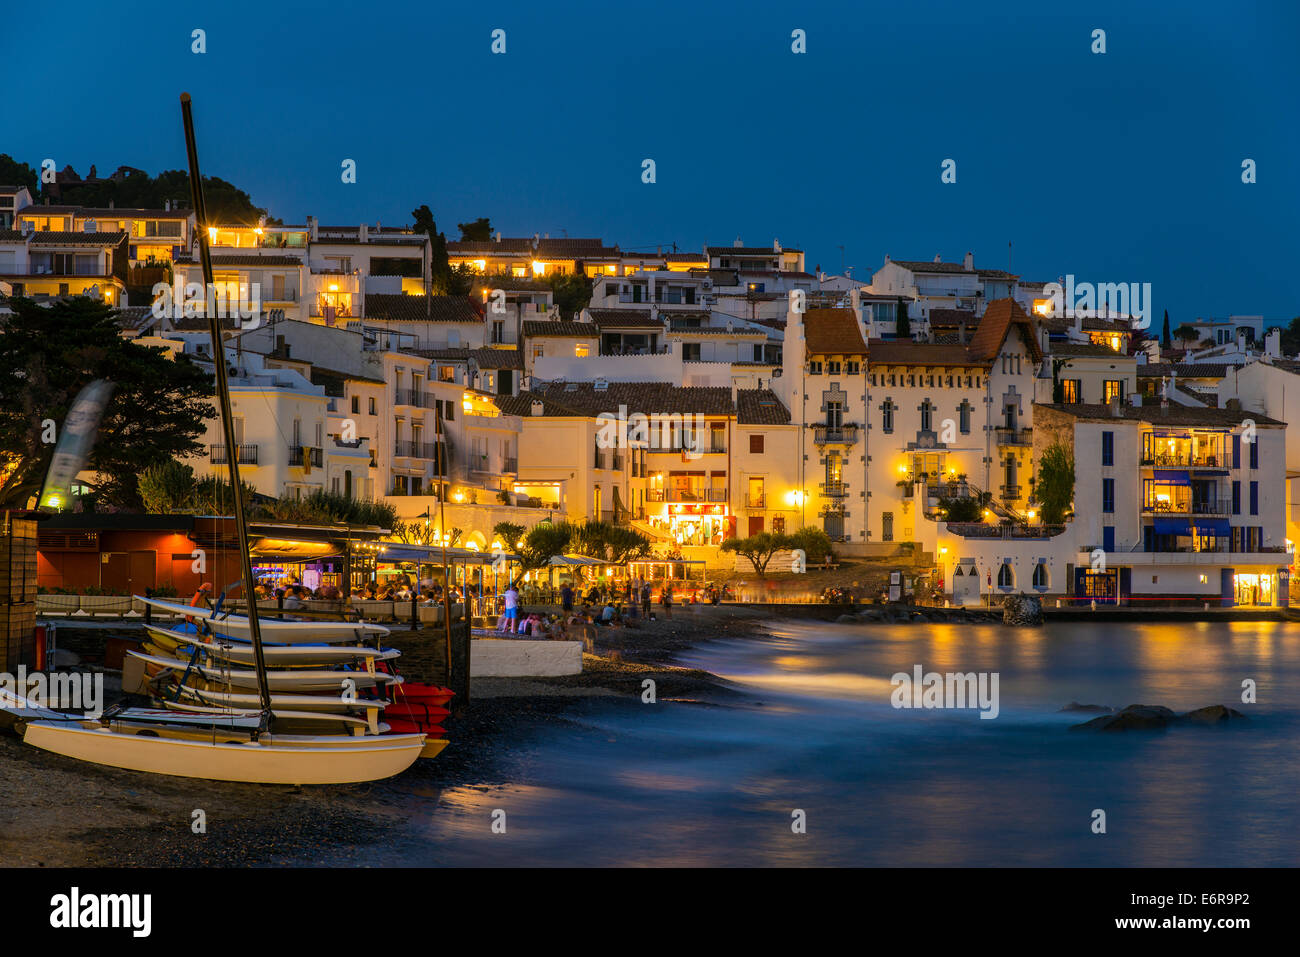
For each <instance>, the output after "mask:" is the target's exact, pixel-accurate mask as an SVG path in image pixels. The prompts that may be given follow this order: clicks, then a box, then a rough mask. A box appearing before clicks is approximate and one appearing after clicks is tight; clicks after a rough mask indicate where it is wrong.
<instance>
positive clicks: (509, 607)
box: [506, 582, 519, 635]
mask: <svg viewBox="0 0 1300 957" xmlns="http://www.w3.org/2000/svg"><path fill="white" fill-rule="evenodd" d="M518 623H519V590H518V589H517V588H515V583H514V582H511V583H510V587H509V588H507V589H506V634H508V635H513V634H514V633H515V628H516V627H517V626H518Z"/></svg>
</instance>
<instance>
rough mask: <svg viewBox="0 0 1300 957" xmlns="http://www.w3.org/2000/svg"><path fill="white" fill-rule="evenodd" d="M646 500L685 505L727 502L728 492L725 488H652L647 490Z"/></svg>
mask: <svg viewBox="0 0 1300 957" xmlns="http://www.w3.org/2000/svg"><path fill="white" fill-rule="evenodd" d="M645 500H646V501H647V502H684V503H695V502H699V503H703V502H725V501H727V490H726V489H725V488H670V489H662V488H651V489H646V493H645Z"/></svg>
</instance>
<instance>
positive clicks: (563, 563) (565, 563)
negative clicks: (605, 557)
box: [551, 555, 609, 567]
mask: <svg viewBox="0 0 1300 957" xmlns="http://www.w3.org/2000/svg"><path fill="white" fill-rule="evenodd" d="M551 564H552V565H554V566H559V567H570V566H579V565H584V566H585V565H608V564H609V562H598V561H596V559H594V558H585V557H584V556H582V555H552V556H551Z"/></svg>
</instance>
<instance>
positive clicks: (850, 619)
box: [835, 615, 858, 625]
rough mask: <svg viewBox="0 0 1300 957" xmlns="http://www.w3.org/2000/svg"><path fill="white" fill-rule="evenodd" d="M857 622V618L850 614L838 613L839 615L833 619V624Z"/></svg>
mask: <svg viewBox="0 0 1300 957" xmlns="http://www.w3.org/2000/svg"><path fill="white" fill-rule="evenodd" d="M857 623H858V619H857V618H855V617H854V616H852V615H840V617H838V618H836V619H835V624H837V625H856V624H857Z"/></svg>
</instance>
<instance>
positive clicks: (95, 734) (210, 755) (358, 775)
mask: <svg viewBox="0 0 1300 957" xmlns="http://www.w3.org/2000/svg"><path fill="white" fill-rule="evenodd" d="M336 737H337V738H338V740H337V741H334V742H330V743H329V744H311V743H307V742H297V743H292V744H279V743H267V742H264V741H256V742H252V741H240V742H238V743H235V742H216V743H214V742H212V741H211V740H206V741H199V740H192V739H190V738H189V737H156V736H153V735H146V734H136V733H128V732H127V731H125V730H121V731H114V730H110V729H108V728H103V727H99V726H98V725H96V726H94V727H88V726H87V725H85V724H82V723H80V722H66V723H59V722H52V721H32V722H29V723H28V724H27V728H26V731H25V732H24V734H23V740H24V741H25V742H26V743H27V744H30V745H32V747H36V748H41V749H42V750H45V751H50V752H52V753H54V754H61V755H64V756H65V757H69V758H75V759H76V760H78V761H88V762H90V763H92V764H100V765H104V766H106V767H113V768H122V769H124V770H128V771H144V772H148V773H151V774H168V775H171V776H173V777H182V778H202V779H205V780H209V781H239V782H246V783H251V784H354V783H357V782H361V781H378V780H381V779H383V778H390V777H393V776H394V775H396V774H401V773H402V772H403V771H405V770H406V769H407V768H409V767H410V766H411V765H412V764H414V763H415V761H416V760H417V759H418V758H419V757H420V755H421V753H422V752H423V750H424V736H423V735H382V736H378V735H371V736H366V737H364V738H353V737H348V736H344V735H338V736H336ZM343 742H347V744H343ZM353 742H360V743H353Z"/></svg>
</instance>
